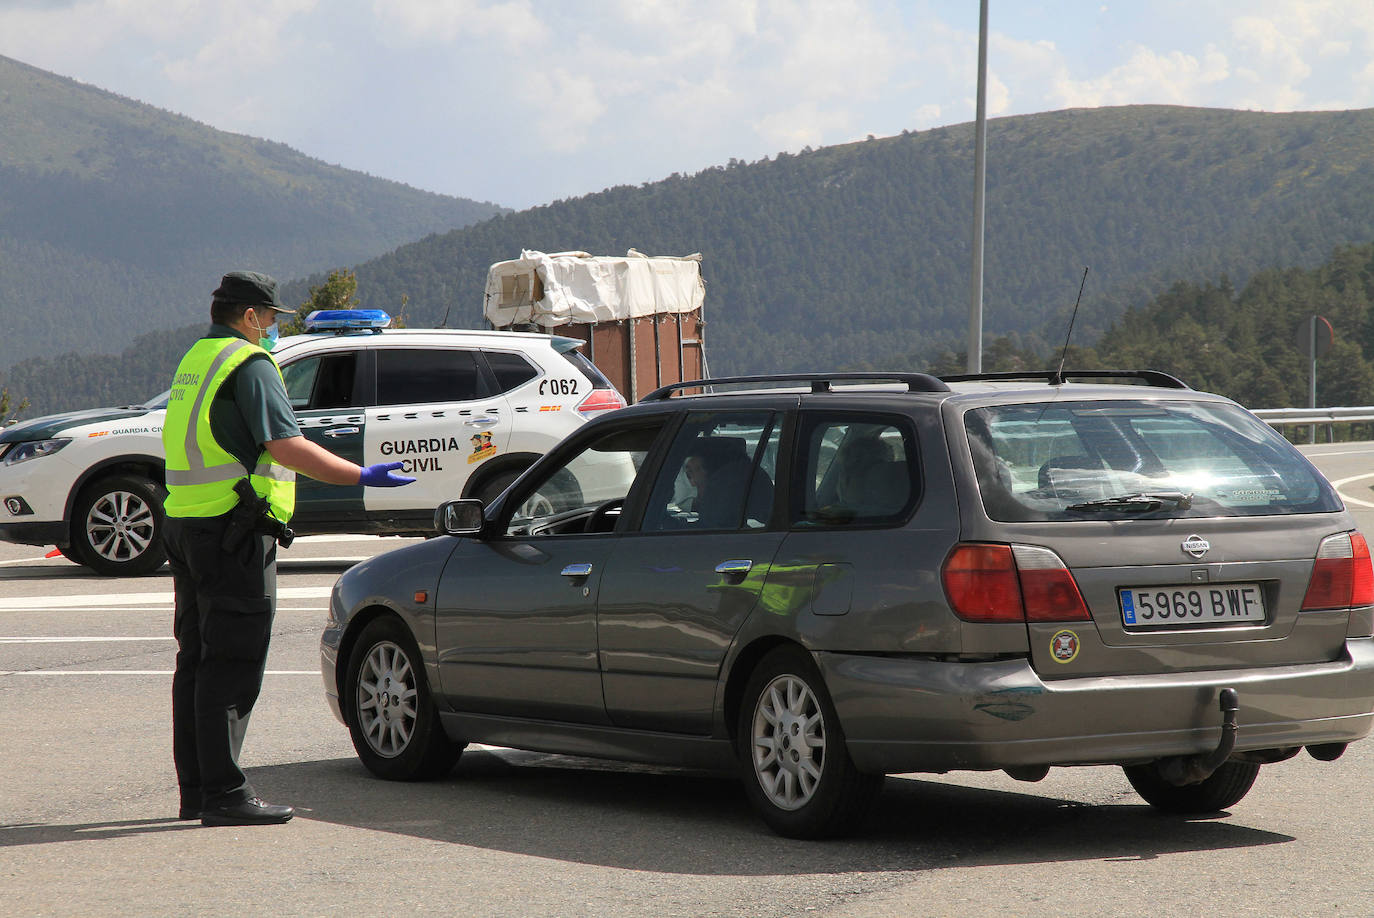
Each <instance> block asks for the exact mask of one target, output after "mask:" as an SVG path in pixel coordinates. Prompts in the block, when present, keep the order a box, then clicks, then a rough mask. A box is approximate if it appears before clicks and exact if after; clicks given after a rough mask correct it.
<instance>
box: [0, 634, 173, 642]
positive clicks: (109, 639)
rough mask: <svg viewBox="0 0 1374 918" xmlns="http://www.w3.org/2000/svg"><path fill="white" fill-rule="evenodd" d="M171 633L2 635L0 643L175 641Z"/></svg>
mask: <svg viewBox="0 0 1374 918" xmlns="http://www.w3.org/2000/svg"><path fill="white" fill-rule="evenodd" d="M174 640H176V638H174V637H172V636H171V635H154V636H152V637H83V636H79V635H74V636H72V637H0V644H104V643H112V642H115V641H174Z"/></svg>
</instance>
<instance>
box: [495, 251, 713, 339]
mask: <svg viewBox="0 0 1374 918" xmlns="http://www.w3.org/2000/svg"><path fill="white" fill-rule="evenodd" d="M705 298H706V287H705V284H704V283H703V281H702V279H701V255H700V254H695V255H686V256H683V257H673V256H650V255H643V254H641V253H639V252H636V251H635V250H634V249H630V251H629V252H627V253H626V254H625V255H624V256H623V257H618V256H607V255H589V254H587V253H586V252H558V253H556V254H553V255H546V254H544V253H543V252H532V251H529V250H525V251H522V252H521V253H520V257H519V258H518V259H515V260H513V261H501V262H497V263H496V264H494V265H492V266H491V268H490V269H489V270H488V271H487V290H486V298H485V306H484V311H485V313H486V317H487V321H489V322H491V324H492V325H494V326H495V327H497V328H509V327H510V326H512V325H520V324H525V323H530V324H534V325H538V326H540V327H541V328H554V327H557V326H559V325H566V324H568V323H572V322H580V323H596V322H617V321H620V320H622V319H639V318H644V317H647V316H652V315H661V314H672V313H692V312H698V311H699V310H700V309H701V306H702V303H703V302H704V300H705Z"/></svg>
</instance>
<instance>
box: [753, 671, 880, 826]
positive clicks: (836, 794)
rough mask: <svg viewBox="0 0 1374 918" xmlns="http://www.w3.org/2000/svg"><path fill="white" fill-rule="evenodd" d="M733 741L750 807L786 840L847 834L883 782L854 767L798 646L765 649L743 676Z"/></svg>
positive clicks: (837, 724)
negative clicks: (741, 697)
mask: <svg viewBox="0 0 1374 918" xmlns="http://www.w3.org/2000/svg"><path fill="white" fill-rule="evenodd" d="M736 741H737V742H736V747H737V749H736V752H737V755H738V759H739V767H740V771H741V773H742V777H743V779H744V786H745V792H746V794H747V795H748V797H749V801H750V803H751V804H753V806H754V808H755V809H756V810H757V811H758V812H759V814H760V815H761V816H762V817H763V819H764V821H765V822H767V823H768V825H769V826H770V827H771V828H772V829H773V831H775V832H777V833H778V834H779V835H784V836H787V837H789V838H832V837H835V836H839V835H844V834H847V833H849V832H852V831H853V830H854V829H856V828H858V827H859V826H860V825H861V824H862V822H863V820H864V818H865V817H866V815H867V813H868V809H869V807H870V806H871V804H872V802H873V799H874V797H876V796H877V793H878V791H879V790H880V789H881V787H882V784H883V776H882V775H872V774H865V773H863V772H860V771H859V770H858V769H857V768H856V767H855V766H854V761H853V760H852V759H851V758H850V757H849V750H848V748H847V747H846V745H845V738H844V732H843V730H842V729H841V728H840V721H839V716H838V715H837V714H836V713H835V706H834V704H832V703H831V701H830V694H829V693H828V692H827V691H826V688H825V682H824V680H823V679H822V678H821V674H820V671H819V670H818V669H817V668H816V664H815V663H814V662H812V660H811V658H810V656H809V655H807V654H806V653H805V652H804V651H802V650H801V649H800V648H796V647H781V648H778V649H776V650H773V651H771V652H770V653H769V654H768V655H767V656H765V657H764V658H763V659H762V660H761V661H760V662H759V664H758V666H757V667H756V668H755V669H754V671H753V673H752V674H751V675H750V676H749V681H748V683H747V684H746V686H745V689H744V698H743V704H742V705H741V706H740V713H739V722H738V729H737V732H736Z"/></svg>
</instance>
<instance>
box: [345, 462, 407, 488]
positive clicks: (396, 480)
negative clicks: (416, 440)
mask: <svg viewBox="0 0 1374 918" xmlns="http://www.w3.org/2000/svg"><path fill="white" fill-rule="evenodd" d="M403 465H405V463H404V462H379V463H377V464H376V465H369V466H364V467H363V474H362V476H361V477H359V478H358V484H360V485H362V486H363V487H365V488H399V487H400V486H401V485H408V484H410V483H411V482H413V481H414V480H415V479H414V478H410V477H409V476H406V475H397V474H396V469H399V468H400V467H401V466H403Z"/></svg>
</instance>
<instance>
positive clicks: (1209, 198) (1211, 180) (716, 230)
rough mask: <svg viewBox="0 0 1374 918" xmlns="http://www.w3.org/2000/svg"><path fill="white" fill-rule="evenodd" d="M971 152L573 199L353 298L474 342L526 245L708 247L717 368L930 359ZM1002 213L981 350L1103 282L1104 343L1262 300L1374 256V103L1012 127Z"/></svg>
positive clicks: (964, 231) (408, 252) (870, 146)
mask: <svg viewBox="0 0 1374 918" xmlns="http://www.w3.org/2000/svg"><path fill="white" fill-rule="evenodd" d="M972 142H973V130H972V125H959V126H955V127H948V128H941V129H938V130H932V131H924V132H920V133H906V134H903V135H901V136H896V137H889V138H884V139H870V140H867V141H861V142H858V143H852V144H846V145H843V146H836V147H828V148H824V149H820V150H813V151H805V152H803V153H801V154H799V155H787V154H779V155H778V156H777V157H775V158H772V159H767V160H763V161H760V162H756V163H750V164H746V163H741V162H738V161H732V162H731V163H729V164H728V165H726V166H723V167H719V168H715V169H710V170H707V171H704V172H702V173H699V174H697V175H693V176H682V175H674V176H672V177H670V178H668V179H665V180H663V181H660V182H655V183H652V184H646V185H644V186H641V187H637V188H634V187H618V188H612V189H609V190H607V191H604V192H601V193H599V194H593V195H588V196H586V197H582V198H578V199H575V200H568V201H558V202H555V203H553V204H549V205H547V206H544V207H536V208H534V209H531V210H526V211H522V212H520V213H512V214H505V215H502V216H500V217H498V218H495V219H493V220H489V221H486V222H484V223H481V224H478V225H476V226H472V227H467V228H465V229H461V230H456V231H454V232H450V233H445V234H442V235H436V236H432V237H429V238H427V239H424V240H421V241H419V242H416V243H413V244H411V245H408V246H403V247H402V248H400V249H398V250H396V251H395V252H392V253H390V254H387V255H384V256H381V257H379V258H375V259H372V260H370V261H367V262H364V263H362V264H359V265H357V266H356V267H355V271H356V273H357V277H358V292H359V296H360V298H361V299H362V301H363V302H364V303H367V304H372V305H378V306H382V307H384V308H395V307H396V304H398V303H400V302H401V297H402V296H403V295H404V296H407V297H408V298H409V306H408V316H409V319H410V322H411V324H412V325H424V324H429V323H436V322H439V321H441V320H442V319H443V317H444V315H445V312H446V311H447V310H449V309H450V308H451V309H452V310H453V313H452V316H453V317H452V318H451V319H450V324H460V325H478V324H479V323H480V316H481V312H480V310H481V303H482V290H483V283H484V280H485V275H486V269H487V267H488V265H489V264H491V263H492V262H495V261H499V260H503V259H507V258H514V257H517V256H518V255H519V254H520V250H521V249H522V248H530V249H539V250H542V251H546V252H554V251H562V250H569V249H580V250H584V251H589V252H593V253H598V254H603V253H604V254H619V253H622V252H624V251H625V250H626V249H627V248H630V247H634V248H637V249H639V250H640V251H642V252H648V253H651V254H686V253H688V252H701V253H703V255H704V261H703V273H704V274H705V277H706V279H707V300H706V318H707V321H708V324H709V329H708V332H707V341H708V354H709V357H710V361H711V367H712V370H713V371H714V372H715V373H716V374H721V373H735V372H744V371H749V372H756V371H787V370H801V369H813V368H818V367H835V366H855V365H861V364H863V365H870V366H881V365H883V364H884V363H885V362H886V361H890V360H894V359H897V358H898V357H904V356H906V355H911V354H913V353H918V354H921V353H923V354H935V353H937V352H938V351H939V350H941V349H944V348H948V347H961V346H962V344H963V341H964V337H965V335H966V330H967V324H968V322H967V314H968V289H969V265H970V255H969V253H970V250H971V244H970V240H971V235H972V231H971V226H972V220H971V211H972V196H973V181H972V165H971V164H972ZM986 206H987V237H986V270H985V282H984V297H985V306H984V329H985V332H986V334H987V335H988V336H994V335H999V334H1008V333H1016V334H1018V335H1020V336H1023V337H1024V338H1026V339H1027V340H1029V341H1033V342H1037V343H1040V344H1042V345H1044V346H1046V347H1050V346H1053V345H1054V344H1057V343H1059V341H1060V339H1061V337H1062V335H1063V333H1064V330H1065V328H1066V327H1067V324H1068V317H1069V312H1070V309H1071V307H1072V305H1073V301H1074V296H1075V294H1076V293H1077V290H1078V283H1079V279H1080V277H1081V275H1082V272H1083V268H1084V266H1088V267H1089V268H1090V269H1091V271H1090V275H1089V279H1088V287H1087V290H1086V292H1085V294H1084V298H1083V308H1082V311H1081V312H1080V315H1079V318H1078V326H1077V329H1076V331H1075V337H1076V338H1077V339H1078V340H1079V341H1081V342H1089V341H1092V340H1094V339H1095V338H1096V337H1097V336H1098V335H1100V334H1101V333H1102V332H1103V331H1104V330H1105V329H1106V328H1107V327H1108V326H1109V325H1110V324H1111V322H1112V321H1113V320H1114V319H1115V318H1116V317H1117V316H1119V315H1121V313H1122V312H1123V311H1124V310H1125V309H1126V308H1127V307H1130V306H1138V305H1142V304H1144V303H1145V302H1147V301H1148V300H1149V299H1150V298H1151V297H1152V296H1153V295H1154V294H1156V293H1157V292H1159V291H1160V290H1162V289H1165V288H1167V287H1168V286H1169V285H1170V284H1172V283H1174V282H1176V281H1189V282H1201V281H1206V280H1215V279H1217V278H1219V277H1220V276H1221V275H1223V274H1225V275H1228V276H1229V278H1230V280H1231V282H1232V283H1234V284H1237V285H1243V284H1244V283H1245V281H1246V279H1247V278H1249V277H1250V276H1251V275H1253V274H1254V273H1255V272H1256V271H1259V270H1262V269H1265V268H1270V267H1278V266H1283V267H1290V266H1292V267H1310V266H1312V265H1315V264H1318V263H1320V262H1321V261H1322V260H1323V259H1324V258H1326V257H1327V256H1329V255H1330V253H1331V252H1332V250H1333V249H1334V248H1336V247H1337V246H1340V245H1347V244H1355V243H1362V242H1368V241H1370V240H1374V110H1365V111H1349V112H1312V113H1297V114H1263V113H1257V112H1239V111H1224V110H1211V109H1192V108H1179V107H1170V106H1128V107H1120V108H1103V109H1090V110H1070V111H1060V112H1050V113H1046V114H1038V115H1027V116H1018V117H1011V118H1001V119H995V120H993V121H992V122H991V123H990V124H989V127H988V183H987V199H986ZM318 282H319V279H318V278H312V279H311V280H310V281H308V282H302V283H301V284H298V285H297V286H296V287H294V288H292V291H291V292H292V294H293V297H294V298H295V299H301V298H303V292H304V286H305V283H318ZM1079 336H1081V337H1079Z"/></svg>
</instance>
